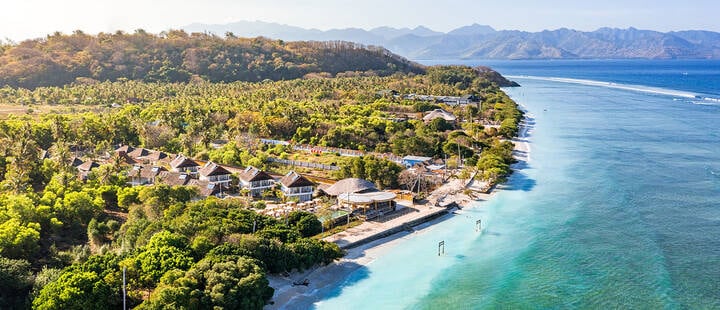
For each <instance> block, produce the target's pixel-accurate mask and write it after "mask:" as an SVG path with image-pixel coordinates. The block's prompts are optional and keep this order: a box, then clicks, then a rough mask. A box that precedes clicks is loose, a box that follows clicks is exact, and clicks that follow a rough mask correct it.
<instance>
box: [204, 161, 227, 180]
mask: <svg viewBox="0 0 720 310" xmlns="http://www.w3.org/2000/svg"><path fill="white" fill-rule="evenodd" d="M199 172H200V175H202V176H206V177H209V176H213V175H226V174H231V173H230V171H228V170H227V169H225V168H223V167H222V166H220V165H218V164H216V163H214V162H211V161H209V162H207V163H206V164H205V166H203V167H202V168H201V169H200V170H199Z"/></svg>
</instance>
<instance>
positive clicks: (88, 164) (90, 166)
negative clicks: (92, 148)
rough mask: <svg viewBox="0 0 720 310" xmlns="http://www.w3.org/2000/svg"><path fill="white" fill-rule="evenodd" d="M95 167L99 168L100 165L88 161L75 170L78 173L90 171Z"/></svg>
mask: <svg viewBox="0 0 720 310" xmlns="http://www.w3.org/2000/svg"><path fill="white" fill-rule="evenodd" d="M97 167H100V165H99V164H98V163H96V162H94V161H92V160H88V161H86V162H84V163H82V165H80V166H78V167H77V168H78V170H80V171H90V170H93V169H95V168H97Z"/></svg>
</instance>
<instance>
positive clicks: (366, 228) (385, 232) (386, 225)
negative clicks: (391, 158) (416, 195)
mask: <svg viewBox="0 0 720 310" xmlns="http://www.w3.org/2000/svg"><path fill="white" fill-rule="evenodd" d="M447 212H448V211H447V209H446V208H442V207H433V206H431V205H429V204H428V205H412V202H410V201H398V204H397V211H395V212H393V213H391V214H388V215H387V218H384V219H378V220H375V221H367V222H364V223H362V224H360V225H358V226H355V227H352V228H349V229H347V230H345V231H343V232H339V233H337V234H334V235H332V236H328V237H326V238H324V239H323V240H325V241H328V242H334V243H335V244H337V245H338V246H340V248H342V249H349V248H353V247H356V246H359V245H362V244H365V243H368V242H371V241H373V240H377V239H380V238H383V237H387V236H390V235H392V234H395V233H398V232H400V231H403V230H406V229H410V228H412V227H413V226H416V225H418V224H420V223H423V222H425V221H428V220H431V219H434V218H437V217H438V216H441V215H443V214H447ZM398 214H399V215H400V216H395V215H398Z"/></svg>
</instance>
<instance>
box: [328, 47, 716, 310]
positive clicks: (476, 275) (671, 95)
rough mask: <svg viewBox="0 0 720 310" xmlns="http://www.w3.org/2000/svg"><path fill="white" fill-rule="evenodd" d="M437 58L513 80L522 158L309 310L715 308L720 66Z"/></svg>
mask: <svg viewBox="0 0 720 310" xmlns="http://www.w3.org/2000/svg"><path fill="white" fill-rule="evenodd" d="M447 63H459V64H472V65H478V64H480V65H488V66H491V67H493V68H494V69H496V70H498V71H499V72H500V73H502V74H503V75H506V76H511V79H512V80H515V81H517V82H518V83H520V84H521V85H522V87H519V88H509V89H505V91H506V92H507V93H508V94H509V95H510V96H511V97H512V98H513V99H515V100H516V101H517V102H518V103H520V104H521V105H523V107H524V108H525V109H526V110H527V111H528V116H529V117H530V119H529V124H530V127H529V137H528V141H529V145H530V148H531V151H530V153H529V154H530V155H529V159H528V160H527V161H523V162H520V163H519V164H518V165H517V166H516V168H517V171H516V173H514V174H513V175H512V176H511V178H510V180H509V181H508V183H507V184H506V185H505V188H504V189H503V190H501V191H499V192H498V193H497V194H496V195H495V196H494V197H493V198H492V199H490V200H488V201H480V202H477V203H476V204H475V205H474V207H472V208H466V209H464V210H462V211H461V212H460V213H459V214H458V215H455V216H452V217H450V218H448V219H446V220H444V221H442V222H439V223H437V224H435V225H432V226H429V227H427V228H424V229H421V230H419V231H417V232H416V233H413V234H411V235H408V236H406V237H403V239H405V240H402V241H401V242H398V243H397V245H396V246H393V247H391V248H390V249H388V250H387V251H385V252H384V253H383V254H382V255H381V256H379V257H378V258H377V259H375V260H374V261H373V262H372V263H370V264H369V265H368V266H367V267H364V268H360V269H358V270H357V271H355V272H354V273H352V274H351V275H350V277H349V278H348V279H347V280H346V281H345V282H344V283H343V284H342V285H341V286H339V287H337V289H335V290H334V291H332V292H330V293H329V294H327V295H326V296H322V300H320V301H318V302H317V303H315V304H314V307H316V308H318V309H494V308H502V309H538V308H540V309H547V308H554V309H608V308H611V309H617V308H620V309H626V308H630V309H660V308H666V309H682V308H692V309H720V102H719V101H718V100H717V98H720V62H719V61H646V60H623V61H601V60H586V61H504V62H503V61H494V62H459V61H458V62H447ZM478 219H480V220H482V223H483V230H482V231H481V232H476V231H475V229H474V228H475V221H476V220H478ZM440 241H444V242H445V254H444V255H440V256H438V253H437V251H438V242H440Z"/></svg>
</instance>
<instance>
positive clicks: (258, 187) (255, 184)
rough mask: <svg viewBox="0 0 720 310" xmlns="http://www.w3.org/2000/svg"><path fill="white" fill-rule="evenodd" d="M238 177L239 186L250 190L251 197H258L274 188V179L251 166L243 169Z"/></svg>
mask: <svg viewBox="0 0 720 310" xmlns="http://www.w3.org/2000/svg"><path fill="white" fill-rule="evenodd" d="M238 177H239V179H240V186H241V187H242V188H247V189H248V190H250V195H252V196H260V195H262V193H263V192H264V191H265V190H268V189H270V188H272V187H273V186H275V179H273V177H272V176H270V175H269V174H267V173H266V172H264V171H260V170H259V169H258V168H255V167H253V166H248V167H247V168H245V170H243V171H242V172H241V173H240V175H239V176H238Z"/></svg>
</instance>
